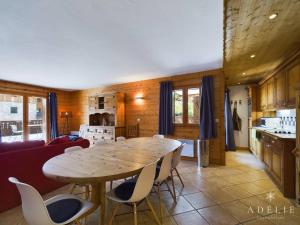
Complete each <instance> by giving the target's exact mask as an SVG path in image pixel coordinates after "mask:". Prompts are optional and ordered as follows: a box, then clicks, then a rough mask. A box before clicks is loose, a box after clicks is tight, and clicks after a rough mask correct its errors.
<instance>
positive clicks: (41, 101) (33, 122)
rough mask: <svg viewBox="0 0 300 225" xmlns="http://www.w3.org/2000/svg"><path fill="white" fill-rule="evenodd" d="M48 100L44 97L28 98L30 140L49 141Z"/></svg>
mask: <svg viewBox="0 0 300 225" xmlns="http://www.w3.org/2000/svg"><path fill="white" fill-rule="evenodd" d="M46 108H47V100H46V98H43V97H28V133H29V140H45V141H46V140H47V111H46Z"/></svg>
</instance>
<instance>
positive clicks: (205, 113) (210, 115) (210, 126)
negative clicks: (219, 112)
mask: <svg viewBox="0 0 300 225" xmlns="http://www.w3.org/2000/svg"><path fill="white" fill-rule="evenodd" d="M200 89H201V102H200V140H208V139H211V138H215V137H216V124H215V113H214V78H213V77H212V76H205V77H203V79H202V85H201V87H200Z"/></svg>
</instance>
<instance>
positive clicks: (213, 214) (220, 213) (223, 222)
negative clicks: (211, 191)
mask: <svg viewBox="0 0 300 225" xmlns="http://www.w3.org/2000/svg"><path fill="white" fill-rule="evenodd" d="M198 212H199V213H200V214H201V216H203V218H204V219H205V220H206V221H207V222H208V223H209V224H210V225H234V224H238V223H239V221H238V220H237V219H235V218H234V217H233V216H231V215H230V214H229V213H228V212H227V211H226V210H225V209H223V208H222V207H221V206H212V207H208V208H203V209H200V210H198Z"/></svg>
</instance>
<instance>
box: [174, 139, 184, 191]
mask: <svg viewBox="0 0 300 225" xmlns="http://www.w3.org/2000/svg"><path fill="white" fill-rule="evenodd" d="M184 145H185V144H182V145H181V146H180V147H179V148H177V149H176V150H175V151H174V155H173V160H172V170H171V179H172V185H173V192H174V193H175V186H174V180H173V171H175V172H176V174H177V176H178V178H179V180H180V183H181V185H182V187H184V183H183V181H182V179H181V176H180V174H179V172H178V170H177V166H178V164H179V163H180V161H181V153H182V150H183V148H184Z"/></svg>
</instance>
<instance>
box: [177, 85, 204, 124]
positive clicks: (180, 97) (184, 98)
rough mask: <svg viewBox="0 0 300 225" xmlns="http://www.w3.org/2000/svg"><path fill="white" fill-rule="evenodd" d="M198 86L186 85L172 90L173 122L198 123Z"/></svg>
mask: <svg viewBox="0 0 300 225" xmlns="http://www.w3.org/2000/svg"><path fill="white" fill-rule="evenodd" d="M199 111H200V97H199V88H196V87H187V88H181V89H175V90H173V123H174V124H182V125H187V124H190V125H193V124H199V115H200V113H199Z"/></svg>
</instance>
